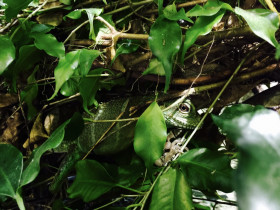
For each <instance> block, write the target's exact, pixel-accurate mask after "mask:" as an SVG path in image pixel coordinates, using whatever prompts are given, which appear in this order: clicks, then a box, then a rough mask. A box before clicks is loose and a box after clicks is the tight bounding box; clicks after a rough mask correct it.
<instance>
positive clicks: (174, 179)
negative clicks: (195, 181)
mask: <svg viewBox="0 0 280 210" xmlns="http://www.w3.org/2000/svg"><path fill="white" fill-rule="evenodd" d="M192 208H193V204H192V190H191V188H190V186H189V185H188V182H187V180H186V177H185V176H184V175H183V173H182V172H181V171H180V170H179V169H173V168H170V169H169V170H168V171H167V172H166V173H165V174H163V175H162V176H161V177H160V178H159V180H158V181H157V183H156V184H155V187H154V190H153V194H152V200H151V204H150V208H149V209H150V210H158V209H161V210H165V209H166V210H177V209H178V210H179V209H192Z"/></svg>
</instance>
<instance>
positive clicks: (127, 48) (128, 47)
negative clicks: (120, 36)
mask: <svg viewBox="0 0 280 210" xmlns="http://www.w3.org/2000/svg"><path fill="white" fill-rule="evenodd" d="M138 48H139V42H137V41H135V40H131V39H127V40H123V41H121V42H120V43H119V44H118V48H117V50H116V55H115V57H114V58H113V60H112V62H111V63H114V61H115V59H116V58H117V57H118V56H119V55H121V54H128V53H132V52H135V51H136V50H137V49H138Z"/></svg>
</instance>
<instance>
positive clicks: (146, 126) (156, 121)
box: [134, 102, 167, 170]
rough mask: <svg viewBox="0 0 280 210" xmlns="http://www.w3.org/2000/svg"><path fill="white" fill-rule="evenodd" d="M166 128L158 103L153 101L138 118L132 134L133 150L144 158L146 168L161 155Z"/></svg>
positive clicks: (149, 167)
mask: <svg viewBox="0 0 280 210" xmlns="http://www.w3.org/2000/svg"><path fill="white" fill-rule="evenodd" d="M166 130H167V128H166V124H165V120H164V117H163V114H162V111H161V109H160V107H159V106H158V104H157V103H156V102H153V103H152V104H151V105H150V106H149V107H148V108H147V109H146V110H145V112H144V113H143V114H142V115H141V116H140V118H139V119H138V121H137V124H136V127H135V135H134V150H135V152H136V154H137V155H139V156H140V157H141V158H142V159H143V160H144V162H145V166H146V167H147V168H148V170H150V169H151V167H152V166H153V164H154V162H155V161H156V160H157V159H159V158H160V157H161V155H162V151H163V147H164V144H165V142H166V137H167V131H166ZM148 148H150V149H148Z"/></svg>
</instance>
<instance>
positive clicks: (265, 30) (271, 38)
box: [235, 7, 279, 47]
mask: <svg viewBox="0 0 280 210" xmlns="http://www.w3.org/2000/svg"><path fill="white" fill-rule="evenodd" d="M235 13H236V14H238V15H241V16H242V17H243V18H244V19H245V20H246V22H247V23H248V25H249V26H250V28H251V30H252V31H253V32H254V34H256V35H257V36H258V37H260V38H262V39H264V40H265V41H267V42H268V43H270V44H271V45H272V46H274V47H277V46H278V42H277V40H276V39H275V32H276V31H277V30H278V28H279V19H278V15H277V13H275V12H271V11H270V10H266V9H252V10H243V9H241V8H239V7H236V8H235Z"/></svg>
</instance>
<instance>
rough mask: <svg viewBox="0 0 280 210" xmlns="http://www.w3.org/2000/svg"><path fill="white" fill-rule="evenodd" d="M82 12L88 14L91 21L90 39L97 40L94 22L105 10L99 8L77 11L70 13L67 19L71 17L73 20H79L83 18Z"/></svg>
mask: <svg viewBox="0 0 280 210" xmlns="http://www.w3.org/2000/svg"><path fill="white" fill-rule="evenodd" d="M82 12H86V14H87V16H88V20H89V28H90V29H89V37H90V38H91V39H93V40H95V33H94V27H93V20H94V17H97V16H99V15H100V14H101V13H102V12H103V9H98V8H88V9H80V10H75V11H73V12H70V13H69V14H68V15H66V17H69V18H71V19H79V18H80V17H81V14H82Z"/></svg>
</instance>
